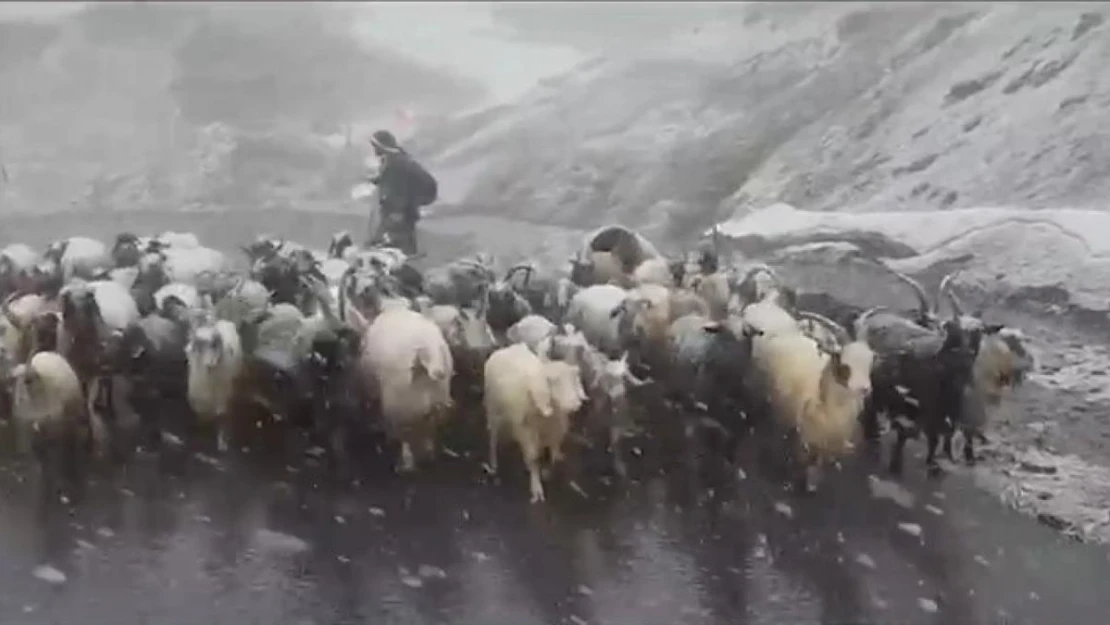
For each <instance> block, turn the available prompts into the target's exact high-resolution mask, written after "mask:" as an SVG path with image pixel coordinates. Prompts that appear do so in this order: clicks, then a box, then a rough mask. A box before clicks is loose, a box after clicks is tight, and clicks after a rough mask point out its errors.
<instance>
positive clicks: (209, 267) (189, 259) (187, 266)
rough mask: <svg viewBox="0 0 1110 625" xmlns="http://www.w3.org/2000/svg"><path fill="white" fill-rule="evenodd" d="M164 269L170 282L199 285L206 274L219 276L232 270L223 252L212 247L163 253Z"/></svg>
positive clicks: (172, 248) (172, 250) (181, 249)
mask: <svg viewBox="0 0 1110 625" xmlns="http://www.w3.org/2000/svg"><path fill="white" fill-rule="evenodd" d="M162 254H163V255H164V256H165V258H166V260H165V263H164V264H163V269H164V270H165V272H166V278H167V279H168V280H169V281H170V282H183V283H185V284H192V285H194V286H195V285H197V284H198V281H199V280H200V278H201V277H202V276H203V275H204V274H217V273H221V272H223V271H226V270H228V269H230V265H229V264H228V262H227V258H226V257H225V256H224V254H223V252H220V251H217V250H214V249H212V248H210V247H194V248H187V249H183V248H174V247H171V248H169V249H166V250H164V251H163V252H162Z"/></svg>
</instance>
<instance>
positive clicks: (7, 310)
mask: <svg viewBox="0 0 1110 625" xmlns="http://www.w3.org/2000/svg"><path fill="white" fill-rule="evenodd" d="M21 296H22V293H20V292H19V291H16V292H14V293H12V294H11V295H9V296H8V297H7V298H6V299H5V300H4V303H3V304H0V309H2V310H3V313H4V317H5V318H7V320H8V323H10V324H12V325H13V326H15V327H19V320H18V319H16V317H15V315H14V314H13V313H12V309H11V303H12V302H13V301H15V300H16V299H17V298H19V297H21Z"/></svg>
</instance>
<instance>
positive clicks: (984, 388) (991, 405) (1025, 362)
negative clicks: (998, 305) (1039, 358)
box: [960, 328, 1033, 456]
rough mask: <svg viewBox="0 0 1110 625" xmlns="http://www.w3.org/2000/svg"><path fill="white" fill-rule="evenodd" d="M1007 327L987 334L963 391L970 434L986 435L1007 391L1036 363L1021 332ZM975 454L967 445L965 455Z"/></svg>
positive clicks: (966, 431)
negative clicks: (1021, 338) (1022, 341)
mask: <svg viewBox="0 0 1110 625" xmlns="http://www.w3.org/2000/svg"><path fill="white" fill-rule="evenodd" d="M1014 332H1015V331H1013V330H1011V329H1009V328H1006V329H1003V330H1001V331H999V332H996V333H991V334H986V335H984V336H983V338H982V340H981V342H980V344H979V352H978V353H977V354H976V356H975V361H974V363H973V364H972V367H971V380H970V382H969V383H968V384H966V385H965V387H964V391H963V422H962V423H961V424H960V425H961V426H962V429H963V431H964V435H965V443H964V444H965V445H968V440H967V438H968V437H972V436H977V435H982V434H983V432H984V430H985V429H986V426H987V424H988V423H989V421H990V419H991V417H992V416H993V415H994V413H995V412H996V411H997V410H998V409H999V407H1000V405H1001V403H1002V399H1003V397H1004V396H1005V394H1006V392H1007V391H1009V390H1011V389H1012V388H1013V387H1014V386H1016V385H1018V384H1020V383H1021V380H1022V378H1023V377H1024V375H1025V374H1026V373H1028V371H1029V370H1030V369H1031V368H1032V366H1033V360H1032V357H1030V356H1029V354H1028V352H1027V351H1025V348H1024V346H1023V345H1021V344H1020V343H1018V344H1014V341H1018V340H1020V335H1016V334H1015V333H1014ZM971 454H973V450H972V449H968V448H967V447H965V456H968V455H971Z"/></svg>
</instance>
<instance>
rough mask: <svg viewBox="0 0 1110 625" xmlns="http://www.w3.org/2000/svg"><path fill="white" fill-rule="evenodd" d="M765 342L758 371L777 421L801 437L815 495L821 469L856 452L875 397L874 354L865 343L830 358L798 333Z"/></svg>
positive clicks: (800, 448)
mask: <svg viewBox="0 0 1110 625" xmlns="http://www.w3.org/2000/svg"><path fill="white" fill-rule="evenodd" d="M761 339H763V340H761V341H758V342H757V343H756V347H757V349H755V350H754V353H753V356H754V358H755V363H756V366H757V368H758V369H759V370H760V371H761V373H762V374H763V376H764V377H763V379H764V381H765V382H766V383H767V391H768V396H769V399H770V403H771V409H772V413H773V414H774V418H775V420H776V421H777V422H778V423H779V424H780V425H781V426H784V427H786V428H788V429H789V430H792V431H794V432H795V433H796V435H797V438H796V439H795V441H796V444H797V449H796V451H797V454H798V460H800V463H801V465H802V466H803V467H804V468H805V477H804V485H805V488H806V489H807V490H812V489H813V488H815V485H816V478H817V477H818V473H819V470H820V467H821V465H822V464H823V463H824V462H825V461H827V460H830V459H835V458H838V457H840V456H843V455H844V454H846V453H848V452H849V451H850V450H851V449H852V448H853V445H854V441H853V439H854V437H855V434H856V429H857V427H858V425H859V415H860V411H861V410H862V409H863V404H864V401H865V400H866V398H867V396H868V394H869V393H870V391H871V367H872V364H873V362H874V353H873V352H872V351H871V349H870V348H869V347H867V345H866V344H864V343H862V342H852V343H849V344H847V345H845V346H844V347H843V349H842V350H841V351H839V352H833V353H826V352H823V351H821V350H820V348H819V347H818V344H817V342H816V341H814V340H813V339H811V338H809V337H807V336H803V335H802V334H800V333H797V332H795V333H783V334H778V335H774V336H770V337H761Z"/></svg>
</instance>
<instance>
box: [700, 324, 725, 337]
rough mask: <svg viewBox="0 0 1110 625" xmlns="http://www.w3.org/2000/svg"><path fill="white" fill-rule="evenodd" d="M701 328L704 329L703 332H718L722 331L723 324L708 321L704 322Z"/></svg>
mask: <svg viewBox="0 0 1110 625" xmlns="http://www.w3.org/2000/svg"><path fill="white" fill-rule="evenodd" d="M701 330H702V332H708V333H710V334H717V333H718V332H720V331H721V324H720V323H717V322H716V321H709V322H707V323H704V324H702V326H701Z"/></svg>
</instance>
